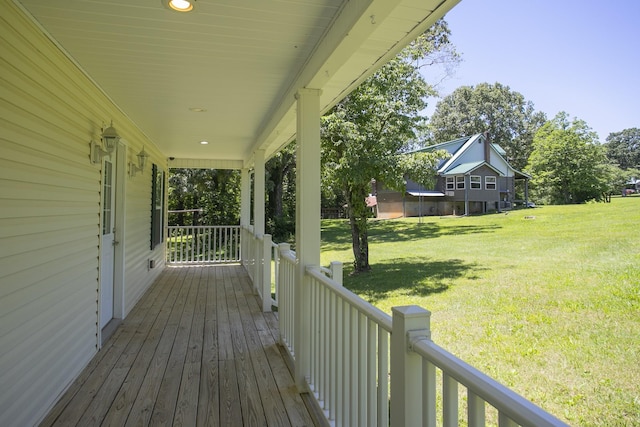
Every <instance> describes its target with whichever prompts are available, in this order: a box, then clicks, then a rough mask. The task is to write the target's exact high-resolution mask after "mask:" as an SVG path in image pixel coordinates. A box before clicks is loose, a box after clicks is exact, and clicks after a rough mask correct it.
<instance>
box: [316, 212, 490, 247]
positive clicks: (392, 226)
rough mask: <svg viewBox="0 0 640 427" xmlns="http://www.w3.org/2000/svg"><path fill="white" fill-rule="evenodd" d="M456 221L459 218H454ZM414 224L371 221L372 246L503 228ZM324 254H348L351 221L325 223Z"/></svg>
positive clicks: (486, 231) (450, 223)
mask: <svg viewBox="0 0 640 427" xmlns="http://www.w3.org/2000/svg"><path fill="white" fill-rule="evenodd" d="M452 221H455V218H452ZM445 224H446V225H444V226H443V225H441V224H440V223H435V222H423V223H414V222H407V221H394V220H384V221H381V220H377V221H376V220H371V222H370V223H369V243H370V244H375V243H393V242H408V241H412V240H424V239H435V238H437V237H442V236H451V235H456V236H459V235H468V234H481V233H492V232H494V231H495V230H497V229H499V228H501V226H499V225H495V224H488V225H483V226H478V225H459V224H453V223H452V222H446V223H445ZM322 241H323V242H324V247H323V250H348V249H350V248H351V229H350V227H349V221H348V220H331V221H323V223H322Z"/></svg>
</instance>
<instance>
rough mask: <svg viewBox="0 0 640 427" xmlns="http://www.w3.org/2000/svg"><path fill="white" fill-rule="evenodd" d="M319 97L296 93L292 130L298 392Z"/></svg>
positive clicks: (314, 251) (314, 206) (305, 343)
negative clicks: (295, 111) (293, 148)
mask: <svg viewBox="0 0 640 427" xmlns="http://www.w3.org/2000/svg"><path fill="white" fill-rule="evenodd" d="M320 94H321V91H320V90H317V89H300V90H299V91H298V93H297V94H296V99H297V128H296V144H297V151H296V168H297V174H296V257H297V258H298V267H297V270H296V298H295V299H296V304H295V309H296V312H295V325H296V330H295V341H294V342H295V348H294V352H295V359H296V360H295V380H296V385H297V386H298V389H299V390H300V391H305V390H306V388H307V382H306V378H305V377H306V376H307V375H308V374H309V364H310V363H309V356H310V354H309V346H310V341H309V337H310V335H311V331H309V328H310V322H309V318H308V317H307V316H308V314H309V313H310V308H311V301H310V293H309V290H308V288H307V286H306V284H305V282H304V272H305V268H306V267H307V266H319V265H320Z"/></svg>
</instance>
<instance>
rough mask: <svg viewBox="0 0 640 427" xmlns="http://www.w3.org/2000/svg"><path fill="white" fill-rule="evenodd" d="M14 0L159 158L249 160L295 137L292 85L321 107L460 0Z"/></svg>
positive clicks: (361, 78)
mask: <svg viewBox="0 0 640 427" xmlns="http://www.w3.org/2000/svg"><path fill="white" fill-rule="evenodd" d="M14 1H16V2H17V3H19V4H22V5H23V6H24V8H25V9H26V10H27V11H28V12H29V13H30V14H32V15H33V16H34V18H35V19H36V20H37V21H38V22H39V23H40V24H41V25H42V27H43V28H44V29H45V30H46V31H47V32H48V33H49V34H50V35H51V36H52V37H53V38H54V39H55V40H56V41H57V43H58V44H59V45H60V46H61V47H62V48H63V49H64V50H65V51H66V52H67V53H68V54H69V55H70V56H71V57H72V58H73V59H74V60H75V61H76V62H77V64H78V65H79V66H80V67H81V68H82V69H83V70H84V71H85V72H86V73H87V74H88V75H89V76H90V77H91V78H92V79H93V80H94V81H95V82H96V83H97V84H98V85H99V86H100V87H101V88H102V89H103V90H104V91H105V93H106V94H107V95H108V96H109V97H111V99H112V100H113V101H114V102H115V103H116V104H117V105H118V106H119V107H120V108H121V109H122V111H123V112H124V113H125V114H127V115H128V117H129V118H130V119H131V120H132V121H133V122H134V123H136V124H137V126H138V127H139V128H140V129H141V130H142V131H143V132H144V133H145V134H146V135H147V136H148V137H149V138H150V139H151V140H152V141H153V142H154V143H155V144H156V145H157V146H158V147H159V148H160V150H161V151H162V152H163V153H165V154H166V156H167V157H175V158H177V159H200V160H203V159H215V160H235V161H239V162H243V163H244V164H245V165H250V164H251V161H252V156H253V153H254V152H255V150H257V149H264V150H266V156H267V158H268V157H269V156H271V155H272V154H273V153H274V152H275V151H277V150H278V149H279V148H280V147H282V146H283V145H284V144H285V143H287V142H289V141H291V140H292V139H293V138H294V134H295V99H294V94H295V92H296V90H297V89H298V88H302V87H308V88H316V89H321V90H322V97H321V107H322V111H326V110H327V109H329V108H330V107H331V106H332V105H333V104H335V103H336V102H337V101H338V100H340V99H341V98H342V97H344V96H345V95H346V94H347V93H348V92H349V91H350V90H352V89H353V88H354V87H355V86H356V85H357V84H359V83H360V82H361V81H362V80H363V79H364V78H366V77H367V76H368V75H370V74H371V73H372V72H373V71H374V70H375V69H376V68H377V67H379V66H380V65H381V63H383V62H384V61H386V60H388V59H389V58H390V57H392V56H393V55H394V54H395V53H397V52H398V51H399V50H400V49H401V48H402V47H403V46H405V45H406V44H407V43H409V42H410V41H411V40H413V39H414V38H415V37H416V36H417V35H419V34H420V33H421V32H423V31H424V30H425V29H426V28H428V27H429V26H430V25H431V24H432V23H433V22H435V21H436V20H437V19H439V18H441V17H442V16H444V14H445V13H446V12H447V11H448V10H449V9H451V8H452V7H453V6H454V5H455V4H456V3H458V1H459V0H197V1H196V3H195V8H194V11H193V12H191V13H178V12H173V11H171V10H169V9H168V8H167V7H165V6H164V5H163V2H162V1H161V0H146V1H131V0H68V1H63V2H60V1H51V0H14ZM191 109H205V110H206V111H204V112H194V111H192V110H191ZM107 119H108V118H105V120H107ZM115 125H116V127H117V123H116V124H115ZM203 140H206V141H208V142H209V144H208V145H201V144H200V141H203Z"/></svg>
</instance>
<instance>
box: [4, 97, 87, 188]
mask: <svg viewBox="0 0 640 427" xmlns="http://www.w3.org/2000/svg"><path fill="white" fill-rule="evenodd" d="M1 107H2V101H1V100H0V108H1ZM0 112H2V118H0V126H2V132H3V135H2V138H0V144H1V146H2V148H3V155H2V157H3V158H5V159H7V160H10V161H13V162H17V163H22V164H24V163H27V162H26V161H25V160H26V159H29V162H28V163H29V164H30V165H32V166H35V167H41V168H46V169H51V170H54V171H60V172H66V173H67V174H68V175H70V176H72V177H74V178H76V179H78V180H80V182H85V183H92V184H95V180H96V179H97V178H98V176H99V175H100V168H99V167H98V166H97V165H92V164H91V163H90V162H89V152H90V149H89V142H90V139H89V138H85V139H82V138H81V137H77V138H75V140H71V139H69V138H67V137H66V136H65V135H59V134H55V133H48V134H41V133H37V132H35V131H34V129H33V126H29V127H28V128H27V127H24V126H19V125H15V124H13V123H8V122H7V121H6V119H7V118H8V117H7V116H9V115H10V113H8V112H6V111H3V110H1V109H0ZM85 185H86V184H85Z"/></svg>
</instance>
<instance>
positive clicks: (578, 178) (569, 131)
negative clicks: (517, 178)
mask: <svg viewBox="0 0 640 427" xmlns="http://www.w3.org/2000/svg"><path fill="white" fill-rule="evenodd" d="M527 171H528V172H529V173H530V174H531V175H532V177H533V179H532V181H531V189H532V193H533V195H534V199H537V200H541V201H544V202H545V203H551V204H568V203H584V202H586V201H588V200H601V199H602V197H603V195H604V194H605V193H607V192H608V189H609V185H608V181H609V178H610V176H609V171H610V169H609V168H608V167H607V159H606V157H605V154H604V149H603V147H602V146H601V145H599V144H598V136H597V135H596V134H595V133H594V132H593V131H592V130H591V128H589V127H588V126H587V124H586V123H585V122H584V121H582V120H578V119H575V118H574V119H573V120H572V121H569V119H568V115H567V113H564V112H561V113H558V114H557V115H556V117H555V118H554V119H553V120H550V121H548V122H547V123H545V124H544V126H542V127H541V128H540V129H539V130H538V132H536V135H535V137H534V140H533V152H532V153H531V156H530V158H529V164H528V165H527Z"/></svg>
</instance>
